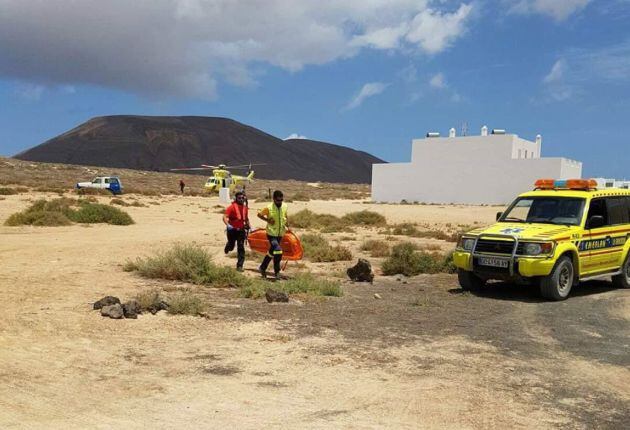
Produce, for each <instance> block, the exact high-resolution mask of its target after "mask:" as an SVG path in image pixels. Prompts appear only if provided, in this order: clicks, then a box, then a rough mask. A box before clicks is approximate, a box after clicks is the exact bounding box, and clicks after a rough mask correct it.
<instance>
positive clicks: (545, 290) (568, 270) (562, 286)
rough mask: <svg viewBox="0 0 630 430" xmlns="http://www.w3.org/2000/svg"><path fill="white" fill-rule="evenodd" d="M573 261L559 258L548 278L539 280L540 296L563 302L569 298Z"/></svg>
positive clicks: (572, 277)
mask: <svg viewBox="0 0 630 430" xmlns="http://www.w3.org/2000/svg"><path fill="white" fill-rule="evenodd" d="M574 273H575V272H574V268H573V260H571V258H569V257H567V256H564V257H560V258H559V259H558V261H557V262H556V265H555V266H554V267H553V270H552V271H551V273H550V274H549V275H548V276H545V277H544V278H542V279H541V280H540V294H541V295H542V296H543V297H544V298H546V299H550V300H564V299H566V298H567V297H568V296H569V293H570V292H571V287H573V279H574Z"/></svg>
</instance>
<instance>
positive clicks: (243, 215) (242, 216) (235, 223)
mask: <svg viewBox="0 0 630 430" xmlns="http://www.w3.org/2000/svg"><path fill="white" fill-rule="evenodd" d="M225 214H226V215H227V217H228V222H229V223H230V225H231V226H232V227H234V228H236V229H239V230H242V229H244V228H245V227H246V226H247V227H248V226H249V214H248V210H247V206H245V205H239V204H238V203H236V202H234V203H232V204H231V205H230V206H228V207H227V209H226V210H225Z"/></svg>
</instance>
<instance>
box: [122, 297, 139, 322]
mask: <svg viewBox="0 0 630 430" xmlns="http://www.w3.org/2000/svg"><path fill="white" fill-rule="evenodd" d="M122 308H123V314H124V315H125V318H131V319H134V320H135V319H137V318H138V314H141V313H142V309H140V303H138V302H137V301H136V300H129V301H128V302H126V303H123V305H122Z"/></svg>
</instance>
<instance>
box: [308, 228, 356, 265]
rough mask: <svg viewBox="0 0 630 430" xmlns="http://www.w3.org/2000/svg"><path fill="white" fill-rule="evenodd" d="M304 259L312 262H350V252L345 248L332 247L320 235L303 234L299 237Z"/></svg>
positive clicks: (339, 246)
mask: <svg viewBox="0 0 630 430" xmlns="http://www.w3.org/2000/svg"><path fill="white" fill-rule="evenodd" d="M301 241H302V246H304V257H305V258H307V259H309V260H310V261H314V262H327V263H328V262H333V261H350V260H352V252H351V251H350V250H349V249H348V248H346V247H345V246H341V245H335V246H332V245H330V243H328V241H327V240H326V238H325V237H324V236H322V235H320V234H305V235H302V237H301Z"/></svg>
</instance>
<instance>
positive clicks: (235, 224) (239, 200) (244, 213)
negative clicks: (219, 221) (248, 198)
mask: <svg viewBox="0 0 630 430" xmlns="http://www.w3.org/2000/svg"><path fill="white" fill-rule="evenodd" d="M223 223H224V224H225V226H226V227H227V243H226V244H225V249H224V252H225V253H226V254H227V253H228V252H230V251H232V250H234V245H235V244H236V252H237V256H238V258H237V260H236V270H238V271H239V272H242V271H243V264H244V263H245V239H247V232H248V231H249V215H248V210H247V205H246V204H245V193H243V192H242V191H238V192H237V193H236V194H235V195H234V202H233V203H232V204H231V205H230V206H228V207H227V209H226V210H225V215H223Z"/></svg>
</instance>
